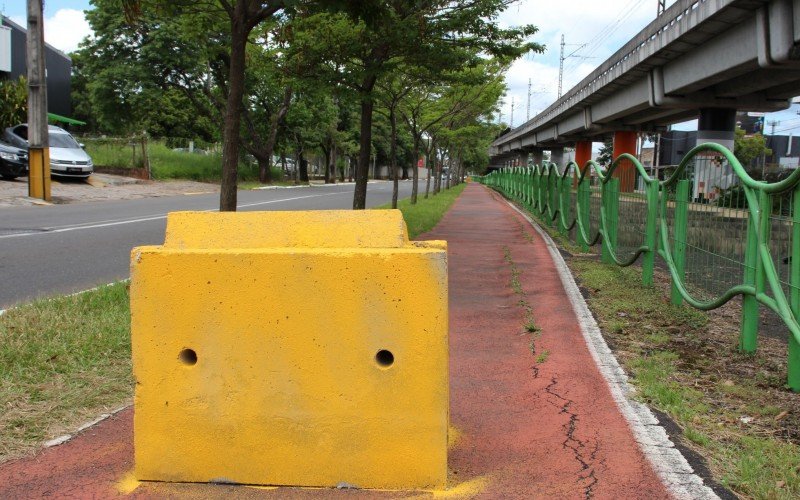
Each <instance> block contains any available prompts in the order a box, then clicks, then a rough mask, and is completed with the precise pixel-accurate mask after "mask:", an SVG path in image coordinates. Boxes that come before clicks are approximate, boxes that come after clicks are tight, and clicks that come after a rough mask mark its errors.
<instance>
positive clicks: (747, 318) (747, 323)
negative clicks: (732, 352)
mask: <svg viewBox="0 0 800 500" xmlns="http://www.w3.org/2000/svg"><path fill="white" fill-rule="evenodd" d="M764 195H766V193H763V192H761V191H759V192H758V210H756V213H758V218H759V223H761V224H760V226H761V227H759V226H757V225H756V221H755V220H754V219H753V217H752V215H751V216H750V217H748V222H747V249H746V250H745V253H744V266H745V267H744V284H745V285H750V286H752V287H754V288H755V293H759V291H763V290H764V272H763V267H762V266H761V264H760V259H759V258H758V243H759V240H760V235H759V234H758V233H759V229H761V228H763V219H764V218H765V217H766V219H767V221H766V222H767V224H769V211H766V212H765V210H764V198H765V196H764ZM766 199H767V203H769V195H766ZM757 345H758V301H757V300H756V297H755V296H753V295H745V296H743V297H742V327H741V331H740V334H739V349H740V350H741V351H742V352H746V353H754V352H756V347H757Z"/></svg>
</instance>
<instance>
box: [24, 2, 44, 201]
mask: <svg viewBox="0 0 800 500" xmlns="http://www.w3.org/2000/svg"><path fill="white" fill-rule="evenodd" d="M27 42H28V49H27V64H28V146H29V152H28V196H30V197H31V198H40V199H42V200H45V201H50V150H49V148H48V143H49V141H48V134H47V77H46V74H45V51H44V15H43V1H42V0H28V39H27Z"/></svg>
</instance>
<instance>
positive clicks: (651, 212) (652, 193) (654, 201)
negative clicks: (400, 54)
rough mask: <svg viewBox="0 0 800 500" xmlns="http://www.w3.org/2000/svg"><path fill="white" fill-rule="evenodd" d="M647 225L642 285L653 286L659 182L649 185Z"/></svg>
mask: <svg viewBox="0 0 800 500" xmlns="http://www.w3.org/2000/svg"><path fill="white" fill-rule="evenodd" d="M645 191H646V194H647V225H646V226H645V229H644V244H645V245H647V248H648V250H647V252H645V253H644V255H643V256H642V283H644V284H645V285H648V286H649V285H652V284H653V272H654V268H655V263H656V252H657V249H656V241H657V238H656V233H657V223H658V181H654V182H651V183H649V184H647V186H646V188H645Z"/></svg>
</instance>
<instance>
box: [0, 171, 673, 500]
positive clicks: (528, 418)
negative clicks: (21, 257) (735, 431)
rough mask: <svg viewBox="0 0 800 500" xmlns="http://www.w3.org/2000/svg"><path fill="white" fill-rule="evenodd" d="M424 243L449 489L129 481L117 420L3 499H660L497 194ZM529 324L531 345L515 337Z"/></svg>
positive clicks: (46, 455) (32, 469)
mask: <svg viewBox="0 0 800 500" xmlns="http://www.w3.org/2000/svg"><path fill="white" fill-rule="evenodd" d="M423 239H444V240H447V241H448V242H449V252H450V253H449V259H450V261H449V264H450V356H451V360H450V370H451V374H450V381H451V432H450V433H451V449H450V453H449V468H450V478H449V490H448V491H446V492H436V493H428V492H375V491H355V490H327V489H323V490H315V489H295V488H255V487H243V486H223V485H205V484H202V485H198V484H159V483H138V482H136V481H135V480H134V479H133V478H132V477H131V476H130V471H132V469H133V463H132V462H133V450H132V444H131V441H132V414H133V411H132V410H131V409H128V410H125V411H123V412H120V413H118V414H116V415H115V416H113V417H111V418H109V419H107V420H105V421H104V422H102V423H100V424H98V425H96V426H94V427H92V428H90V429H88V430H87V431H84V432H83V433H81V434H80V435H79V436H78V437H77V438H75V439H73V440H71V441H69V442H67V443H65V444H63V445H60V446H57V447H54V448H49V449H47V450H44V451H42V452H41V453H39V454H38V455H37V456H35V457H33V458H30V459H25V460H20V461H16V462H11V463H7V464H4V465H0V498H38V497H42V496H53V497H72V498H107V497H112V496H115V495H119V494H131V496H133V497H137V498H163V497H190V498H222V497H225V498H228V497H231V496H233V497H235V498H262V497H268V498H306V497H308V498H312V497H313V498H328V497H339V496H347V497H348V498H375V497H381V498H382V497H394V498H431V497H437V498H471V497H479V498H647V499H657V498H669V496H670V494H669V493H668V490H667V489H666V487H665V486H664V485H663V484H662V482H661V480H660V479H659V476H658V475H657V474H656V472H654V469H653V468H652V466H651V465H650V462H649V461H648V459H647V458H646V457H645V456H644V454H643V452H642V451H641V449H640V447H639V445H638V444H637V442H636V439H635V438H634V434H633V433H632V431H631V428H630V427H629V424H628V422H627V421H626V419H625V417H623V415H622V413H621V412H620V410H619V408H618V406H617V404H616V403H615V401H614V398H613V397H612V393H611V391H610V389H609V386H608V383H607V382H606V381H605V379H604V378H603V375H602V374H601V372H600V371H599V369H598V368H597V366H596V364H595V362H594V360H593V358H592V354H591V353H590V351H589V349H588V348H587V345H586V341H585V340H584V336H583V333H582V332H581V329H580V327H579V322H578V317H577V315H576V312H575V310H574V309H573V306H572V304H571V302H570V299H569V296H568V294H567V292H566V291H565V289H564V287H563V286H562V282H561V278H560V277H559V274H558V271H557V269H556V266H555V265H554V262H553V259H552V257H551V255H550V253H549V250H548V247H547V245H546V243H545V241H544V240H543V239H542V237H541V236H539V234H538V233H537V232H536V231H535V230H534V228H533V227H531V226H530V225H529V223H528V222H527V221H526V220H525V219H524V218H523V217H522V216H520V215H519V214H518V213H516V212H515V211H514V210H513V209H512V208H510V207H509V206H508V204H506V203H505V201H503V200H502V199H501V198H500V197H499V195H497V194H495V193H493V192H492V191H490V190H489V189H487V188H485V187H483V186H480V185H478V184H470V185H469V186H467V188H466V190H465V191H464V194H463V195H462V196H461V197H460V198H459V199H458V200H457V201H456V203H455V204H454V206H453V208H452V209H451V210H450V212H448V214H447V215H445V217H444V218H443V219H442V221H441V222H440V224H439V225H438V226H437V227H436V228H435V229H434V230H433V231H431V232H430V233H428V234H426V235H425V238H423ZM528 308H529V309H528ZM529 320H532V321H533V323H535V325H536V327H538V328H539V329H540V331H539V332H538V333H537V334H533V335H532V334H530V333H528V332H527V331H526V329H525V324H526V323H528V322H529ZM532 343H533V346H534V347H535V354H534V353H533V352H532V350H531V346H532ZM673 493H674V491H673Z"/></svg>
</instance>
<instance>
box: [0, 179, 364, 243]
mask: <svg viewBox="0 0 800 500" xmlns="http://www.w3.org/2000/svg"><path fill="white" fill-rule="evenodd" d="M339 194H351V193H350V192H349V191H341V192H337V193H324V194H311V195H307V196H295V197H292V198H283V199H280V200H269V201H259V202H256V203H245V204H242V205H238V206H237V207H238V208H248V207H257V206H260V205H270V204H273V203H282V202H284V201H295V200H303V199H307V198H320V197H322V196H335V195H339ZM217 210H218V209H216V208H212V209H208V210H198V211H199V212H216V211H217ZM166 218H167V214H166V213H164V214H159V215H152V216H147V217H138V218H135V219H118V220H111V221H100V222H92V223H83V224H73V225H67V226H56V228H55V229H48V228H45V229H48V230H45V231H39V230H36V232H30V233H15V234H6V235H2V236H0V240H2V239H8V238H22V237H25V236H40V235H43V234H55V233H66V232H70V231H79V230H82V229H97V228H102V227H111V226H121V225H125V224H135V223H138V222H147V221H153V220H159V219H166Z"/></svg>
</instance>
